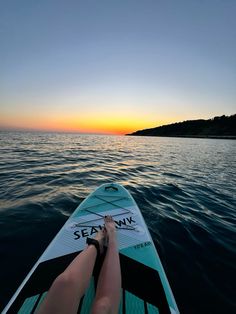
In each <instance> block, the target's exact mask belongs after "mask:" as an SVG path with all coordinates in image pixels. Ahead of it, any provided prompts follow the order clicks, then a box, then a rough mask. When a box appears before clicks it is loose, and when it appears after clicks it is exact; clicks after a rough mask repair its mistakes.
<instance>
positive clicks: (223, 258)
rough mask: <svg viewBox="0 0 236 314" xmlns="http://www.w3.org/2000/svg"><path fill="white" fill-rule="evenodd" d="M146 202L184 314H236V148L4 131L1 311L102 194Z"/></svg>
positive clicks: (207, 142) (0, 152) (227, 143)
mask: <svg viewBox="0 0 236 314" xmlns="http://www.w3.org/2000/svg"><path fill="white" fill-rule="evenodd" d="M111 181H115V182H118V183H121V184H123V185H124V186H125V187H126V188H127V189H128V190H129V191H130V192H131V193H132V195H133V197H134V198H135V200H136V201H137V203H138V205H139V207H140V209H141V211H142V213H143V216H144V218H145V220H146V222H147V225H148V227H149V229H150V231H151V234H152V236H153V239H154V242H155V245H156V247H157V250H158V252H159V254H160V257H161V260H162V263H163V266H164V268H165V270H166V273H167V277H168V279H169V282H170V285H171V287H172V289H173V293H174V295H175V297H176V301H177V304H178V306H179V309H180V311H181V313H214V314H215V313H235V311H236V303H235V295H236V294H235V277H234V276H235V273H236V272H235V270H236V263H235V262H236V259H235V255H236V254H235V253H236V252H235V251H236V246H235V244H236V243H235V242H236V241H235V240H236V235H235V233H236V227H235V226H236V197H235V196H236V193H235V192H236V141H232V140H213V139H183V138H152V137H122V136H92V135H78V134H56V133H54V134H49V133H16V132H1V133H0V198H1V204H0V257H1V258H0V309H2V308H3V307H4V305H5V304H6V303H7V301H8V299H9V298H10V297H11V295H12V294H13V293H14V291H15V289H16V288H17V287H18V285H19V284H20V283H21V281H22V280H23V279H24V277H25V276H26V274H27V273H28V271H29V270H30V268H31V267H32V266H33V264H34V263H35V262H36V260H37V259H38V258H39V256H40V255H41V254H42V252H43V251H44V249H45V248H46V246H47V245H48V243H49V242H50V241H51V239H52V238H53V237H54V236H55V234H56V233H57V232H58V231H59V229H60V228H61V226H62V225H63V224H64V223H65V221H66V220H67V219H68V217H69V215H70V214H71V213H72V212H73V211H74V209H75V208H76V206H77V205H78V204H79V203H80V202H81V201H82V200H83V199H84V198H85V197H86V196H87V195H88V193H90V192H91V191H92V190H94V189H95V188H96V187H97V186H99V185H100V184H102V183H105V182H111Z"/></svg>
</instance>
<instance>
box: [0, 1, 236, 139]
mask: <svg viewBox="0 0 236 314" xmlns="http://www.w3.org/2000/svg"><path fill="white" fill-rule="evenodd" d="M235 16H236V1H235V0H212V1H211V0H195V1H193V0H178V1H175V0H172V1H170V0H155V1H154V0H145V1H144V0H119V1H115V0H99V1H98V0H63V1H61V0H41V1H32V0H21V1H19V0H9V1H7V0H0V128H13V129H37V130H48V131H50V130H51V131H69V132H74V131H75V132H85V133H109V134H125V133H129V132H132V131H136V130H139V129H144V128H150V127H155V126H158V125H163V124H168V123H172V122H178V121H184V120H189V119H190V120H191V119H201V118H203V119H209V118H212V117H214V116H220V115H223V114H225V115H231V114H234V113H235V111H236V110H235V109H236V19H235Z"/></svg>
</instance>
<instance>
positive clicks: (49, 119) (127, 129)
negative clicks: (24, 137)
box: [0, 113, 166, 135]
mask: <svg viewBox="0 0 236 314" xmlns="http://www.w3.org/2000/svg"><path fill="white" fill-rule="evenodd" d="M100 115H101V114H100ZM165 123H166V121H163V120H162V121H161V122H160V121H156V120H150V118H149V117H146V119H145V118H144V117H140V116H135V113H133V114H132V117H130V115H127V116H125V117H124V116H122V115H120V114H119V115H115V114H114V115H111V114H106V115H103V116H102V117H99V115H98V114H97V115H96V114H94V115H84V116H80V117H77V116H74V117H72V116H65V115H63V117H60V116H55V115H51V116H50V115H47V116H45V115H44V116H43V115H42V114H41V116H38V117H36V116H33V117H32V116H27V115H26V114H23V115H22V116H19V115H18V116H17V117H16V116H15V117H12V116H11V117H6V116H5V117H2V118H1V120H0V127H5V128H14V129H30V130H42V131H59V132H80V133H98V134H99V133H101V134H117V135H124V134H127V133H132V132H134V131H137V130H141V129H146V128H152V127H156V126H158V125H161V124H165Z"/></svg>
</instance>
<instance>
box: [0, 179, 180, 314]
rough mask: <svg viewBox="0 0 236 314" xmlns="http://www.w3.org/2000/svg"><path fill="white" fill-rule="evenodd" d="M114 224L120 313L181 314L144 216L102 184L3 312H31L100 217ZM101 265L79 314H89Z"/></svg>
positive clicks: (125, 195) (121, 192)
mask: <svg viewBox="0 0 236 314" xmlns="http://www.w3.org/2000/svg"><path fill="white" fill-rule="evenodd" d="M105 215H111V216H112V217H113V219H114V220H115V223H116V228H117V239H118V244H119V256H120V264H121V274H122V294H121V301H120V308H119V313H136V314H138V313H159V314H166V313H171V314H176V313H179V311H178V308H177V305H176V302H175V299H174V296H173V294H172V291H171V288H170V286H169V283H168V280H167V277H166V275H165V272H164V269H163V267H162V264H161V261H160V258H159V256H158V254H157V251H156V249H155V246H154V243H153V241H152V238H151V235H150V233H149V231H148V229H147V226H146V223H145V221H144V219H143V216H142V214H141V212H140V210H139V208H138V206H137V204H136V203H135V201H134V199H133V198H132V196H131V195H130V194H129V192H128V191H127V190H126V189H125V188H124V187H123V186H121V185H118V184H115V183H112V184H103V185H101V186H100V187H99V188H97V189H96V190H95V191H94V192H93V193H91V194H90V195H89V196H88V197H87V198H86V199H85V200H84V201H83V202H82V203H81V204H80V205H79V206H78V207H77V208H76V210H75V211H74V213H73V214H72V215H71V216H70V218H69V219H68V220H67V222H66V223H65V225H64V226H63V227H62V229H61V230H60V231H59V233H58V234H57V235H56V237H55V238H54V239H53V241H52V242H51V243H50V245H49V246H48V248H47V249H46V250H45V252H44V253H43V255H42V256H41V257H40V259H39V260H38V262H37V263H36V264H35V266H34V267H33V269H32V270H31V271H30V273H29V274H28V276H27V277H26V279H25V280H24V281H23V283H22V284H21V286H20V287H19V288H18V290H17V291H16V293H15V294H14V296H13V297H12V299H11V300H10V302H9V303H8V305H7V306H6V308H5V309H4V310H3V312H2V313H4V314H5V313H20V314H24V313H25V314H26V313H27V314H28V313H35V312H37V309H38V308H39V306H40V304H41V302H42V301H43V299H44V297H45V296H46V294H47V291H48V290H49V288H50V286H51V284H52V282H53V280H54V279H55V278H56V277H57V276H58V275H59V274H60V273H61V272H63V271H64V270H65V268H66V267H67V266H68V265H69V263H70V262H71V261H72V260H73V259H74V258H75V256H76V255H77V254H79V253H80V252H81V251H82V250H83V249H84V248H85V246H86V239H87V237H94V235H95V234H96V233H97V232H98V231H99V230H100V229H102V227H103V221H104V220H103V217H104V216H105ZM100 267H101V265H99V263H97V264H96V267H95V269H94V272H93V276H92V278H91V281H90V285H89V288H88V289H87V291H86V293H85V295H84V297H83V299H82V300H81V302H80V307H79V309H78V313H89V311H90V308H91V305H92V302H93V299H94V296H95V293H96V283H97V279H98V275H99V269H100Z"/></svg>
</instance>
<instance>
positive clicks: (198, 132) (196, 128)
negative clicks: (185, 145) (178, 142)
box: [126, 114, 236, 139]
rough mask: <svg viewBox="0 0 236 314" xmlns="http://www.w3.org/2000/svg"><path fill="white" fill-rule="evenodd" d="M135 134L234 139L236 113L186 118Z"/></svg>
mask: <svg viewBox="0 0 236 314" xmlns="http://www.w3.org/2000/svg"><path fill="white" fill-rule="evenodd" d="M126 135H135V136H167V137H168V136H171V137H208V138H232V139H236V114H234V115H232V116H225V115H223V116H221V117H215V118H213V119H209V120H203V119H200V120H188V121H184V122H177V123H172V124H168V125H163V126H159V127H156V128H151V129H144V130H139V131H136V132H134V133H131V134H126Z"/></svg>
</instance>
